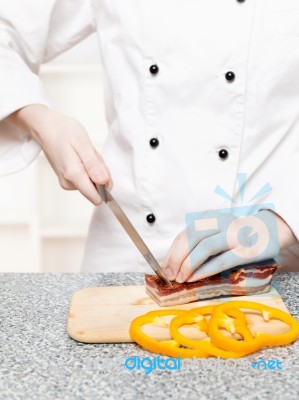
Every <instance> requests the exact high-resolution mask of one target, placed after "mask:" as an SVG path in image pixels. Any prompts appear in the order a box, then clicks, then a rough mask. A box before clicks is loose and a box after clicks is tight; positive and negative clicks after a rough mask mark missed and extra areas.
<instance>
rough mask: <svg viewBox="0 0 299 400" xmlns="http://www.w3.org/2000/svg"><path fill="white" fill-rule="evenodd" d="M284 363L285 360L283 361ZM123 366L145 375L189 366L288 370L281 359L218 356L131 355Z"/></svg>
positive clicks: (211, 369)
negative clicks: (252, 359)
mask: <svg viewBox="0 0 299 400" xmlns="http://www.w3.org/2000/svg"><path fill="white" fill-rule="evenodd" d="M284 364H285V361H284ZM124 366H125V368H126V369H127V370H129V371H135V370H141V371H144V372H145V374H146V375H149V374H151V373H152V372H153V371H166V370H168V371H180V370H183V369H190V368H198V367H199V368H201V369H202V370H210V371H216V372H221V370H228V369H230V370H232V369H234V370H237V369H239V370H242V369H244V370H245V371H247V370H248V368H254V369H255V370H256V371H262V372H263V371H267V372H269V371H281V370H282V369H283V370H284V371H287V370H289V369H288V368H287V367H286V366H284V368H282V361H280V360H268V361H267V360H263V359H261V360H258V361H257V362H252V361H250V360H249V359H247V358H238V359H234V358H228V359H221V358H220V357H217V358H214V357H209V358H197V357H193V358H181V357H180V356H178V358H177V359H176V358H172V357H161V356H157V357H143V358H140V357H138V356H132V357H128V358H126V360H125V362H124Z"/></svg>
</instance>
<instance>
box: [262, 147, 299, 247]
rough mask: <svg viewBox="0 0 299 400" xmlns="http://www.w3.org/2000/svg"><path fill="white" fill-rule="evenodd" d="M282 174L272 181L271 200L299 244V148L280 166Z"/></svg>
mask: <svg viewBox="0 0 299 400" xmlns="http://www.w3.org/2000/svg"><path fill="white" fill-rule="evenodd" d="M280 165H281V167H280V172H279V173H278V174H277V175H276V176H275V178H274V179H273V180H272V181H271V186H272V191H271V194H270V196H269V200H270V201H271V203H272V204H273V206H274V210H275V212H276V214H278V215H279V216H280V217H281V218H282V219H284V221H285V222H286V223H287V224H288V225H289V227H290V228H291V229H292V231H293V233H294V235H295V236H296V238H297V240H298V242H299V212H298V205H299V181H298V172H299V146H298V145H297V146H294V147H293V153H292V154H291V153H290V154H289V157H288V158H285V159H284V160H283V163H281V164H280Z"/></svg>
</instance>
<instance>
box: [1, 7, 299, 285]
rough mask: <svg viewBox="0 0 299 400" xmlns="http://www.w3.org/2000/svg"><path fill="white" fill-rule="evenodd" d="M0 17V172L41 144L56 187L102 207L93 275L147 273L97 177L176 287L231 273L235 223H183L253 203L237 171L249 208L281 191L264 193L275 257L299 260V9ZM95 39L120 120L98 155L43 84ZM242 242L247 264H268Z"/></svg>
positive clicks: (110, 106)
mask: <svg viewBox="0 0 299 400" xmlns="http://www.w3.org/2000/svg"><path fill="white" fill-rule="evenodd" d="M0 17H1V19H0V68H1V71H0V82H1V84H0V120H1V125H0V129H1V131H0V173H1V174H2V175H4V174H8V173H11V172H15V171H18V170H21V169H23V168H25V167H26V166H28V165H29V164H30V163H31V162H32V160H33V159H34V158H35V157H36V156H37V155H38V153H39V151H40V150H41V149H43V151H44V152H45V154H46V157H47V159H48V161H49V163H50V164H51V166H52V167H53V169H54V171H55V172H56V174H57V176H58V179H59V182H60V185H61V186H62V187H63V188H64V189H67V190H71V189H77V190H79V191H80V192H81V193H82V194H83V195H84V196H85V197H86V198H87V199H89V200H90V201H91V202H92V203H94V204H95V206H96V207H95V210H94V214H93V217H92V221H91V225H90V229H89V236H88V240H87V244H86V251H85V256H84V260H83V264H82V270H83V271H104V272H111V271H114V272H125V271H136V272H148V271H149V267H148V266H147V265H146V262H145V261H144V259H143V258H142V257H141V256H140V255H139V253H138V251H137V250H136V248H135V247H134V246H133V245H132V243H131V241H130V239H129V238H128V237H127V235H126V233H125V232H124V230H123V229H122V228H121V226H120V225H119V223H118V222H117V220H116V219H115V218H114V217H113V215H112V214H111V211H110V210H109V209H108V207H106V206H104V205H101V202H102V201H101V198H100V196H99V194H98V192H97V191H96V189H95V187H94V183H95V184H97V185H106V186H107V187H108V189H109V190H112V193H113V195H114V197H115V199H116V200H117V201H118V203H119V204H120V206H121V207H122V208H123V210H124V211H125V212H126V214H127V215H128V217H129V218H130V220H131V221H132V223H133V224H134V226H135V227H136V228H137V230H138V231H139V233H140V235H141V236H142V238H143V239H144V240H145V242H146V243H147V244H148V246H149V247H150V249H151V250H152V252H153V254H154V255H155V256H156V258H157V260H158V261H159V262H160V263H161V264H162V267H163V268H164V270H165V271H166V273H167V275H168V276H169V277H170V278H171V279H176V280H178V281H180V282H183V281H186V280H196V279H199V278H201V277H203V276H208V275H213V274H215V273H217V272H220V271H222V270H225V269H228V268H230V267H232V266H234V264H235V263H236V259H235V258H234V257H233V256H234V254H236V253H233V251H234V250H236V248H234V247H238V243H239V242H238V240H235V241H234V240H230V238H229V237H228V238H226V239H228V240H226V241H224V239H223V238H224V233H227V232H224V231H225V230H226V229H227V226H226V227H225V226H224V225H225V224H224V225H223V226H221V224H220V225H219V226H218V227H217V228H216V227H214V228H215V231H212V233H211V232H210V233H209V231H206V232H204V233H203V232H201V233H199V234H198V235H197V236H196V238H195V239H194V241H193V242H192V244H191V245H190V240H189V239H190V238H189V237H188V233H187V230H186V216H188V215H190V213H193V212H201V211H205V210H223V209H224V208H226V209H227V208H229V207H234V206H236V204H241V200H242V199H243V194H244V193H243V189H244V185H245V184H243V185H240V176H241V177H243V178H244V177H246V196H247V201H249V200H250V199H251V198H255V197H256V196H255V195H256V193H258V192H259V191H260V189H261V188H263V187H268V188H269V187H271V189H272V190H270V189H269V190H264V191H263V190H262V191H261V196H258V198H255V200H254V201H255V204H256V205H257V207H258V216H259V218H260V220H261V221H264V222H265V223H266V222H267V220H269V218H270V219H271V218H272V220H273V217H274V218H275V223H276V226H277V232H278V235H277V237H278V239H277V240H276V241H275V239H274V238H272V239H271V238H270V239H271V240H272V241H273V242H275V245H273V246H272V249H271V251H269V252H268V253H267V254H266V255H267V257H269V258H271V257H275V256H277V255H278V253H280V254H285V255H287V261H286V262H285V265H286V266H288V267H291V266H292V265H297V267H298V265H299V263H298V264H296V261H298V260H299V252H298V239H299V213H298V204H299V184H298V172H299V136H298V132H299V79H298V77H299V4H298V1H297V0H209V1H204V0H163V1H161V0H151V1H148V0H126V1H123V0H81V1H73V0H43V1H39V0H28V1H26V2H24V1H21V0H10V1H9V2H2V3H1V5H0ZM95 31H96V32H97V34H98V38H99V46H100V51H101V56H102V60H103V67H104V79H105V111H106V118H107V122H108V127H109V136H108V139H107V141H106V143H105V146H104V148H103V150H102V152H101V154H100V153H98V152H97V150H96V149H95V148H94V146H93V144H92V143H91V142H90V139H89V138H88V134H87V132H86V131H85V129H84V127H83V126H82V125H81V124H80V122H79V121H76V120H74V119H71V118H69V117H67V116H64V115H60V114H59V113H57V112H56V111H55V110H53V109H52V108H51V105H50V104H49V101H48V99H47V95H46V93H45V92H44V89H43V85H42V83H41V81H40V79H39V78H38V72H39V67H40V65H41V64H42V63H45V62H48V61H50V60H52V59H53V58H54V57H56V56H57V55H59V54H61V53H62V52H64V51H66V50H68V49H69V48H71V47H72V46H74V45H75V44H76V43H78V42H80V41H81V40H83V39H84V38H86V37H87V36H88V35H90V34H91V33H93V32H95ZM215 188H221V190H222V194H223V193H224V192H225V193H226V194H225V195H222V196H220V195H219V190H218V194H217V193H215ZM216 192H217V190H216ZM268 204H272V205H274V207H275V208H274V209H273V208H272V206H271V207H270V206H267V205H268ZM219 213H220V214H221V211H219ZM244 218H246V217H244V216H243V217H241V216H240V217H238V218H237V224H238V221H239V222H240V221H241V222H242V221H244ZM239 228H240V226H239ZM256 229H257V234H260V235H262V232H261V231H259V229H260V228H259V226H257V228H256ZM207 232H208V233H207ZM268 233H269V232H268ZM230 234H231V235H232V236H233V237H237V236H236V235H234V233H230ZM271 234H272V232H270V236H271ZM226 236H227V235H226ZM247 236H248V237H247V239H246V238H245V242H246V240H249V241H250V235H247ZM248 238H249V239H248ZM239 244H240V243H239ZM247 244H248V243H247ZM243 248H245V249H246V254H245V253H244V262H243V264H246V261H247V262H249V261H250V262H251V261H258V260H259V257H258V256H256V254H253V253H252V252H251V250H250V248H251V246H250V245H249V246H247V247H246V245H244V243H243ZM194 249H197V250H200V251H198V252H197V253H196V256H195V258H194V257H193V258H192V252H193V253H194ZM194 254H195V253H194ZM210 256H215V257H214V258H212V259H211V260H210V261H208V262H207V263H205V264H204V262H205V260H206V259H207V258H209V257H210ZM192 259H193V262H191V260H192ZM203 264H204V265H203Z"/></svg>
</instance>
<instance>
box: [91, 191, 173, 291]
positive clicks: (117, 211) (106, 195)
mask: <svg viewBox="0 0 299 400" xmlns="http://www.w3.org/2000/svg"><path fill="white" fill-rule="evenodd" d="M96 188H97V190H98V192H99V194H100V196H101V198H102V200H103V201H104V202H105V203H106V204H107V205H108V206H109V208H110V210H111V211H112V212H113V214H114V215H115V217H116V218H117V219H118V221H119V222H120V224H121V225H122V227H123V228H124V229H125V231H126V232H127V234H128V235H129V236H130V238H131V240H132V241H133V243H134V244H135V246H136V247H137V249H138V250H139V251H140V253H141V254H142V255H143V257H144V259H145V260H146V261H147V263H148V264H149V266H150V267H151V268H152V270H153V271H154V272H155V274H157V275H158V277H159V278H160V279H161V280H162V281H163V282H164V283H165V284H166V285H167V286H168V287H172V283H171V282H170V280H169V279H168V278H167V276H166V275H165V273H164V272H163V270H162V268H161V267H160V265H159V263H158V261H157V260H156V259H155V257H154V256H153V254H152V253H151V251H150V249H149V248H148V247H147V245H146V244H145V243H144V241H143V239H142V238H141V236H140V235H139V233H138V232H137V231H136V229H135V228H134V226H133V224H132V223H131V221H130V220H129V218H128V217H127V216H126V214H125V213H124V212H123V210H122V209H121V208H120V206H119V205H118V204H117V202H116V201H115V199H114V198H113V196H112V194H111V193H110V192H109V191H108V190H107V189H106V188H105V186H96Z"/></svg>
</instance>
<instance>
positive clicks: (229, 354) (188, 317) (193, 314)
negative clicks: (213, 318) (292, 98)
mask: <svg viewBox="0 0 299 400" xmlns="http://www.w3.org/2000/svg"><path fill="white" fill-rule="evenodd" d="M213 309H214V306H206V307H200V308H195V309H192V310H191V311H188V312H186V313H184V314H180V315H178V316H176V317H175V318H173V319H172V321H171V323H170V333H171V336H172V338H173V339H174V340H175V341H176V342H177V343H179V344H180V345H183V346H186V347H190V348H194V349H199V350H202V351H204V352H207V353H208V354H209V355H211V356H215V357H218V356H219V357H221V358H223V359H227V358H240V357H244V356H245V355H247V354H248V353H245V352H243V353H237V352H233V351H226V350H222V349H221V348H218V347H216V346H214V345H213V344H212V343H210V338H209V337H208V338H206V339H201V340H194V339H190V338H188V337H186V336H184V335H183V334H182V333H181V332H179V328H180V327H181V326H183V325H187V324H194V323H197V322H198V318H199V316H200V317H202V318H204V317H203V315H207V314H211V313H212V311H213ZM228 314H230V316H232V317H233V318H235V319H236V321H237V320H238V322H239V324H236V325H235V322H236V321H234V320H233V319H232V318H230V316H227V315H225V316H224V317H221V319H219V321H218V322H219V324H220V325H221V327H223V328H225V329H228V330H229V331H230V332H232V333H235V332H237V333H241V334H242V336H243V337H244V336H245V337H244V340H252V335H251V333H250V331H249V330H248V328H247V327H246V325H245V324H246V318H245V316H244V314H243V313H242V312H241V311H239V310H231V311H229V312H228Z"/></svg>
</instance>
